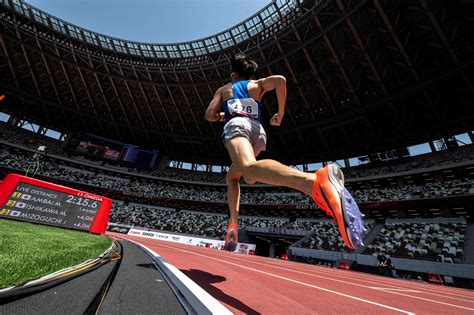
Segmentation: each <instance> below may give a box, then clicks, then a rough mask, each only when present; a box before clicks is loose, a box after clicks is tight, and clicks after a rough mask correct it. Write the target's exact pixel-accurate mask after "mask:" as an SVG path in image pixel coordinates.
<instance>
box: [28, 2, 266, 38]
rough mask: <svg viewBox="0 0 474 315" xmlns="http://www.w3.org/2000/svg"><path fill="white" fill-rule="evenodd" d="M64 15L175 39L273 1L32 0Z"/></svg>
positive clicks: (129, 33) (133, 34) (216, 27)
mask: <svg viewBox="0 0 474 315" xmlns="http://www.w3.org/2000/svg"><path fill="white" fill-rule="evenodd" d="M27 2H28V3H30V4H32V5H33V6H35V7H37V8H39V9H41V10H44V11H46V12H48V13H50V14H52V15H54V16H57V17H59V18H61V19H63V20H66V21H68V22H71V23H73V24H76V25H78V26H81V27H84V28H88V29H90V30H93V31H96V32H99V33H103V34H106V35H110V36H114V37H119V38H122V39H128V40H134V41H144V42H152V43H172V42H180V41H189V40H193V39H199V38H202V37H207V36H209V35H213V34H216V33H218V32H220V31H223V30H225V29H227V28H229V27H231V26H234V25H235V24H238V23H239V22H241V21H243V20H245V19H246V18H248V17H250V16H251V15H253V14H254V13H256V12H257V11H259V10H260V9H262V8H263V7H265V6H266V5H267V4H268V3H270V0H128V1H126V0H29V1H27Z"/></svg>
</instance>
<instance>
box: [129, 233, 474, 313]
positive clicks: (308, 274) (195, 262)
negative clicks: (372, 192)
mask: <svg viewBox="0 0 474 315" xmlns="http://www.w3.org/2000/svg"><path fill="white" fill-rule="evenodd" d="M120 237H123V235H120ZM126 238H128V239H132V240H134V241H137V242H139V243H141V244H143V245H145V246H147V247H149V248H150V249H152V250H154V251H155V252H156V253H158V254H159V255H161V256H162V257H163V258H165V259H166V260H168V261H169V262H170V263H171V264H173V265H174V266H176V267H177V268H178V269H180V270H181V271H182V272H183V273H185V274H186V275H187V276H189V277H190V278H191V279H193V280H194V281H195V282H196V283H197V284H199V285H200V286H201V287H202V288H203V289H204V290H206V291H207V292H209V294H211V295H212V296H213V297H215V298H216V299H217V300H219V301H220V302H222V303H223V304H224V305H225V306H226V307H227V308H229V309H230V310H231V311H232V312H234V313H236V314H242V313H247V314H259V313H262V314H289V313H291V314H298V315H301V314H369V313H370V314H400V313H402V314H403V313H404V314H413V313H416V314H474V291H468V290H463V289H457V288H450V287H445V286H437V285H431V284H423V283H418V282H412V281H406V280H400V279H392V278H385V277H380V276H375V275H370V274H365V273H360V272H353V271H346V270H338V269H332V268H326V267H320V266H314V265H306V264H301V263H295V262H290V261H282V260H275V259H271V258H266V257H259V256H249V255H242V254H236V253H229V252H224V251H219V250H215V249H209V248H201V247H194V246H190V245H185V244H178V243H172V242H165V241H159V240H153V239H146V238H142V237H132V236H126Z"/></svg>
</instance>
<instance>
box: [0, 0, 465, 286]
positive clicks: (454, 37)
mask: <svg viewBox="0 0 474 315" xmlns="http://www.w3.org/2000/svg"><path fill="white" fill-rule="evenodd" d="M470 8H472V4H470V3H469V1H467V2H466V1H437V0H431V1H424V0H420V1H415V2H413V3H410V4H407V2H406V1H382V0H373V1H319V0H304V1H303V0H295V1H283V0H278V1H271V2H270V3H269V4H268V5H267V6H266V7H265V8H264V9H262V10H261V11H260V12H257V13H256V14H255V15H253V16H251V17H249V18H248V19H246V20H245V21H243V22H242V23H240V24H238V25H236V26H235V27H233V28H231V29H228V30H225V31H223V32H221V33H219V34H216V35H212V36H209V37H207V38H204V39H201V40H195V41H190V42H183V43H172V44H158V43H140V42H133V41H125V40H122V39H118V38H113V37H110V36H106V35H104V34H99V33H96V32H94V31H92V30H87V29H84V28H81V27H79V26H76V25H73V24H71V23H69V22H67V21H63V20H61V19H60V18H58V17H55V16H52V15H50V14H48V13H47V12H43V11H42V10H40V9H38V8H35V7H34V6H32V5H30V4H28V3H26V2H24V1H21V0H3V1H1V2H0V9H1V10H0V73H1V74H2V76H0V94H6V98H5V100H4V101H3V102H2V103H1V104H2V107H1V108H0V112H1V114H0V118H1V119H0V120H1V121H0V179H2V178H3V177H5V176H6V175H7V174H9V173H18V174H28V175H33V176H35V177H37V178H40V179H43V180H47V181H50V182H53V183H58V184H62V185H65V186H69V187H75V188H78V189H82V190H84V191H90V192H95V193H100V194H102V195H104V196H107V197H110V198H112V199H114V203H113V206H112V211H111V215H110V219H109V223H110V224H112V225H114V226H120V227H126V228H137V229H144V230H150V231H157V232H167V233H171V234H176V235H186V236H199V237H202V238H205V239H212V240H217V239H222V236H223V234H224V233H225V231H226V228H227V224H228V213H227V199H226V189H227V188H226V180H225V176H226V172H227V171H228V169H229V165H230V160H229V158H228V157H227V155H226V154H225V148H224V146H223V144H222V142H221V141H220V140H219V135H220V133H221V131H222V130H221V129H222V126H220V125H211V124H209V123H208V122H206V121H205V120H204V119H203V117H204V111H205V108H206V106H207V103H208V102H209V100H210V99H211V98H212V95H213V91H214V90H215V89H216V88H217V87H219V86H221V85H222V84H224V83H226V82H227V80H228V78H229V76H230V70H229V60H230V57H231V56H232V55H233V54H234V53H237V52H245V53H246V54H247V55H248V56H249V57H251V58H253V59H255V60H256V61H257V63H258V64H259V70H258V73H257V76H258V77H261V76H266V75H270V74H282V75H284V76H285V77H286V78H287V82H288V90H289V91H290V92H289V94H288V101H287V103H288V105H287V106H288V111H287V116H286V117H285V123H284V124H283V125H282V126H281V128H280V129H279V130H276V129H275V128H273V129H272V128H271V127H270V126H268V123H267V121H268V120H269V118H270V116H269V115H270V112H268V110H269V109H270V108H272V109H273V108H276V107H277V104H276V100H275V99H269V100H268V101H266V103H264V105H263V106H264V108H265V110H266V111H267V113H264V114H263V115H264V116H263V120H262V121H263V124H264V125H265V127H268V130H269V131H268V144H269V145H268V146H269V147H268V153H263V158H265V157H271V158H275V159H278V160H280V161H282V162H285V163H288V164H291V165H293V167H295V168H297V169H299V170H302V171H305V172H310V171H314V170H316V169H317V168H319V167H321V166H323V165H327V164H328V163H337V164H338V165H339V166H340V167H341V168H342V169H343V171H344V174H345V182H346V187H347V188H348V189H349V190H350V191H351V193H352V194H353V196H354V198H355V200H356V201H357V202H358V204H359V206H360V208H361V210H362V212H363V213H364V214H365V215H366V221H365V225H364V227H365V229H366V231H365V234H364V246H363V248H361V249H359V250H357V251H352V250H350V249H349V248H348V247H347V246H346V245H344V242H343V240H342V238H341V236H340V234H339V231H338V228H337V225H336V224H335V223H334V222H333V221H332V220H330V219H328V217H327V215H326V214H325V213H324V212H323V211H321V209H319V208H318V207H317V206H316V205H315V204H314V202H313V200H312V199H311V198H310V197H308V196H306V195H304V194H302V193H300V192H296V191H293V190H290V189H287V188H280V187H275V186H270V185H264V184H262V183H256V184H255V185H248V184H246V183H244V182H243V181H242V182H241V187H242V194H241V199H240V202H241V208H240V217H239V221H238V222H239V239H240V240H241V241H242V242H247V243H252V244H257V249H256V251H255V253H256V254H257V255H261V256H269V257H274V258H278V259H290V260H295V261H301V262H307V263H316V264H324V265H331V266H339V264H340V263H341V262H344V263H347V264H349V265H350V266H351V267H352V268H353V269H357V270H363V271H367V272H373V273H377V272H378V269H377V256H378V255H379V254H383V255H385V256H387V257H389V258H390V259H391V260H392V262H393V264H394V266H395V268H396V269H397V270H398V274H397V276H403V277H408V276H410V277H411V276H413V277H415V276H416V277H418V276H422V277H423V278H424V279H427V277H428V274H430V273H433V274H434V273H436V274H443V275H446V276H449V277H453V278H454V279H455V282H456V285H459V286H464V287H474V285H473V279H474V268H473V265H474V251H473V249H474V225H473V219H474V215H473V211H474V209H473V207H474V144H473V142H474V134H473V129H474V110H473V108H474V107H473V104H472V100H473V99H474V95H473V94H474V88H473V82H474V75H473V73H474V71H473V62H472V61H473V60H474V59H473V58H474V41H473V36H472V34H471V33H472V31H471V30H472V29H474V28H473V26H474V25H473V19H472V16H470V13H468V12H469V9H470ZM469 25H470V26H469ZM166 104H171V105H172V106H165V105H166ZM272 112H273V111H272ZM267 116H268V117H267ZM94 141H95V142H94ZM40 147H41V148H40ZM420 147H423V150H422V152H418V151H419V149H420ZM130 156H133V157H134V158H133V159H132V158H130ZM469 268H472V270H470V269H469Z"/></svg>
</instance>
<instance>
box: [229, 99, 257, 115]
mask: <svg viewBox="0 0 474 315" xmlns="http://www.w3.org/2000/svg"><path fill="white" fill-rule="evenodd" d="M227 108H228V109H229V113H231V114H232V115H233V116H236V115H241V116H248V117H252V118H254V119H258V103H257V102H255V101H254V100H253V99H251V98H245V99H234V100H228V101H227Z"/></svg>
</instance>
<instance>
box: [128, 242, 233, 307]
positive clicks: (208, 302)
mask: <svg viewBox="0 0 474 315" xmlns="http://www.w3.org/2000/svg"><path fill="white" fill-rule="evenodd" d="M128 241H129V242H133V243H135V244H137V245H138V246H141V247H143V248H144V249H145V250H146V251H148V252H149V253H150V254H151V255H152V256H153V257H154V259H155V260H156V261H155V262H159V263H162V264H163V265H164V267H165V268H166V269H167V271H168V272H170V273H171V274H172V275H173V276H174V277H175V278H177V280H178V281H180V282H181V283H182V285H184V287H185V288H186V289H187V290H189V291H190V293H191V294H192V295H193V296H189V295H187V294H185V292H183V287H181V286H180V285H179V284H177V283H174V284H175V285H178V287H179V289H180V290H181V294H184V295H186V296H187V298H188V300H189V302H191V305H192V306H193V307H196V308H197V311H198V312H199V313H210V314H218V315H221V314H225V315H231V314H232V312H231V311H230V310H229V309H227V308H226V307H225V306H224V305H222V304H221V303H220V302H219V301H217V300H216V299H215V298H214V297H213V296H212V295H210V294H209V293H208V292H206V291H205V290H204V289H203V288H201V287H200V286H199V285H198V284H197V283H196V282H194V281H193V280H191V279H190V278H189V277H188V276H186V275H185V274H184V273H183V272H182V271H181V270H179V269H178V268H176V267H175V266H173V265H172V264H170V263H169V262H168V261H166V260H165V259H163V257H161V256H160V255H159V254H157V253H156V252H155V251H153V250H152V249H150V248H149V247H147V246H145V245H144V244H141V243H140V242H137V241H134V240H128ZM164 271H165V272H166V270H164ZM172 280H173V279H172ZM192 302H194V303H192ZM196 302H197V303H196Z"/></svg>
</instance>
